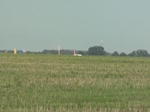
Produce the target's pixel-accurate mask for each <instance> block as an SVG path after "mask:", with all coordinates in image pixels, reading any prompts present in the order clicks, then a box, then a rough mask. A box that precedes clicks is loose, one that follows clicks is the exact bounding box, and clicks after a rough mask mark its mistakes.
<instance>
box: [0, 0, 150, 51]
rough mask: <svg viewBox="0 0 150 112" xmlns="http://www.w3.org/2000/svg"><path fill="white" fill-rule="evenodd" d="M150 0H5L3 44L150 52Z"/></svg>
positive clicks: (0, 0)
mask: <svg viewBox="0 0 150 112" xmlns="http://www.w3.org/2000/svg"><path fill="white" fill-rule="evenodd" d="M149 4H150V1H149V0H0V49H14V48H17V49H25V50H32V51H41V50H43V49H57V46H58V44H59V45H60V46H61V48H62V49H79V50H87V49H88V48H89V47H90V46H94V45H100V42H101V40H103V46H104V48H105V50H106V51H108V52H113V51H119V52H127V53H128V52H131V51H133V50H138V49H145V50H148V51H149V52H150V14H149V10H150V7H149Z"/></svg>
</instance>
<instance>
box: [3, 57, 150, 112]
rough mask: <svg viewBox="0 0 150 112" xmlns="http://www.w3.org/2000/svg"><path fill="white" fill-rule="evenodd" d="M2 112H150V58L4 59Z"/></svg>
mask: <svg viewBox="0 0 150 112" xmlns="http://www.w3.org/2000/svg"><path fill="white" fill-rule="evenodd" d="M0 112H150V58H131V57H107V56H106V57H95V56H83V57H73V56H57V55H27V54H26V55H11V54H7V55H5V54H0Z"/></svg>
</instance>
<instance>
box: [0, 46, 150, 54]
mask: <svg viewBox="0 0 150 112" xmlns="http://www.w3.org/2000/svg"><path fill="white" fill-rule="evenodd" d="M73 52H74V50H69V49H68V50H66V49H61V51H60V53H61V54H63V55H73ZM0 53H13V50H0ZM18 53H20V54H22V52H21V50H18ZM25 53H26V54H58V50H48V49H44V50H43V51H41V52H35V51H34V52H33V51H26V52H25ZM76 53H77V54H82V55H93V56H107V55H109V56H132V57H149V56H150V54H149V53H148V51H147V50H141V49H139V50H135V51H132V52H131V53H129V54H126V53H125V52H121V53H119V52H118V51H114V52H113V53H108V52H107V51H105V49H104V47H103V46H92V47H89V49H88V50H87V51H83V50H77V51H76Z"/></svg>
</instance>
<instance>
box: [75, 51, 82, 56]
mask: <svg viewBox="0 0 150 112" xmlns="http://www.w3.org/2000/svg"><path fill="white" fill-rule="evenodd" d="M74 56H82V54H76V50H74Z"/></svg>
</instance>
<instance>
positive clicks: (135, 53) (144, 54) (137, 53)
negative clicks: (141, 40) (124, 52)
mask: <svg viewBox="0 0 150 112" xmlns="http://www.w3.org/2000/svg"><path fill="white" fill-rule="evenodd" d="M129 56H137V57H147V56H149V53H148V52H147V51H146V50H137V51H133V52H131V53H130V54H129Z"/></svg>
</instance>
